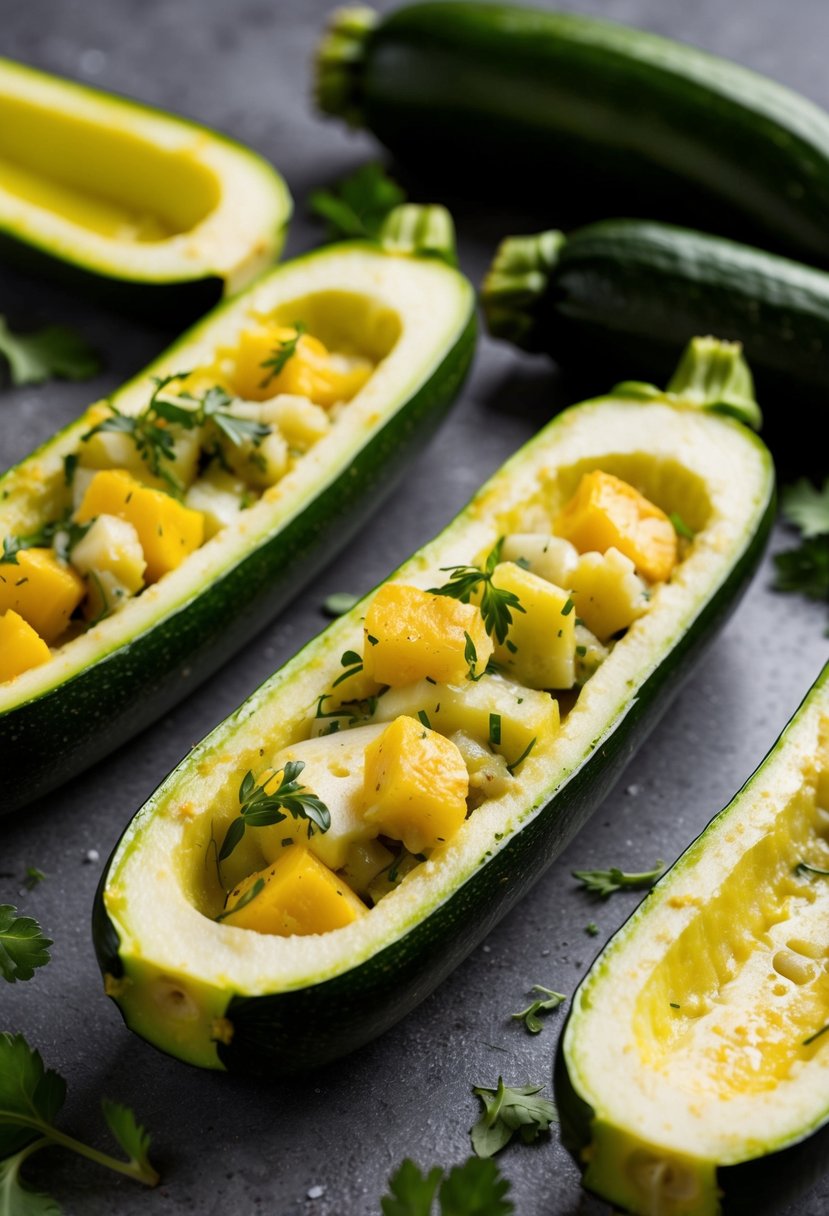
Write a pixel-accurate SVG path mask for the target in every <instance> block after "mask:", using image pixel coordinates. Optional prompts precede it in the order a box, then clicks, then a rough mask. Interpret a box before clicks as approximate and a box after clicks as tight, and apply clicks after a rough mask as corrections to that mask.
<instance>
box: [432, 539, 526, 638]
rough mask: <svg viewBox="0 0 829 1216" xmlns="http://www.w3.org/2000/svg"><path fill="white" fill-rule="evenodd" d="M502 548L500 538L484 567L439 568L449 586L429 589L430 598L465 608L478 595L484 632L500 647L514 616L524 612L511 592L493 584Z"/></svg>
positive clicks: (524, 609) (519, 602)
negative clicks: (447, 599) (456, 602)
mask: <svg viewBox="0 0 829 1216" xmlns="http://www.w3.org/2000/svg"><path fill="white" fill-rule="evenodd" d="M503 544H504V538H503V536H501V537H499V539H498V541H497V542H496V544H495V545H494V547H493V548H492V550H491V552H490V553H489V554H488V556H487V558H486V560H485V562H484V565H483V567H480V566H441V571H442V572H444V573H447V574H448V575H449V580H448V582H446V583H444V584H443V585H442V586H440V587H431V588H430V589H429V590H430V594H431V595H448V596H451V597H452V599H456V600H460V601H461V603H462V604H468V603H469V602H470V600H471V598H472V596H473V595H474V594H476V593H480V596H481V603H480V609H481V616H482V617H483V620H484V625H485V626H486V631H487V633H488V634H489V635H490V637H494V638H495V639H496V640H497V641H498V642H499V643H500V644H501V645H503V644H504V642H506V640H507V634H508V633H509V629H510V626H511V625H512V614H513V612H526V608H523V607H522V605H521V601H520V600H519V598H518V596H517V595H516V594H515V592H514V591H508V590H507V589H506V588H505V587H496V586H495V584H494V583H493V581H492V575H493V573H494V571H495V567H496V566H497V565H498V563H499V562H500V560H501V549H502V547H503Z"/></svg>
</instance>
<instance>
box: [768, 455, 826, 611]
mask: <svg viewBox="0 0 829 1216" xmlns="http://www.w3.org/2000/svg"><path fill="white" fill-rule="evenodd" d="M781 509H782V513H783V516H784V517H785V518H786V519H787V520H788V522H789V523H791V524H793V525H794V526H795V527H796V528H799V529H800V533H801V537H802V540H801V543H800V544H799V545H798V546H797V547H796V548H794V549H787V550H785V551H784V552H783V553H778V554H776V555H775V558H774V564H775V566H776V568H777V577H776V579H775V583H774V586H775V590H777V591H797V592H800V593H801V594H802V595H805V596H807V597H808V598H809V599H813V600H829V477H827V478H826V480H825V481H824V483H823V488H822V489H820V490H816V489H815V487H814V486H813V485H812V484H811V483H810V482H809V481H807V480H806V479H805V478H801V480H800V481H798V482H795V484H794V485H792V486H788V487H786V488H785V489H784V490H783V493H782V495H781Z"/></svg>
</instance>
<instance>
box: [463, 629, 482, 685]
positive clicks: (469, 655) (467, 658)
mask: <svg viewBox="0 0 829 1216" xmlns="http://www.w3.org/2000/svg"><path fill="white" fill-rule="evenodd" d="M463 636H464V637H465V638H466V642H465V644H464V648H463V661H464V663H468V664H469V671H468V672H467V673H466V678H467V679H468V680H477V679H479V678H480V677H478V676H476V675H475V668H476V666H477V664H478V650H477V647H476V646H475V643H474V642H473V641H472V638H471V637H470V636H469V634H468V633H467V632H466V630H465V629H464V631H463Z"/></svg>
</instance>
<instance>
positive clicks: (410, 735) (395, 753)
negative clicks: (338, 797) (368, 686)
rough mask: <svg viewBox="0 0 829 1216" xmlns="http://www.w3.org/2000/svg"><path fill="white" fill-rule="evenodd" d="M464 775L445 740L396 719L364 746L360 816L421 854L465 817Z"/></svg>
mask: <svg viewBox="0 0 829 1216" xmlns="http://www.w3.org/2000/svg"><path fill="white" fill-rule="evenodd" d="M468 792H469V776H468V774H467V771H466V765H465V764H464V761H463V756H462V755H461V753H460V751H459V750H458V748H457V747H456V746H455V744H454V743H452V741H451V740H450V739H447V738H445V737H444V736H443V735H440V734H438V732H437V731H434V730H428V729H427V728H426V727H425V726H423V724H422V723H420V722H418V721H417V720H416V719H415V718H406V717H401V718H396V719H395V720H394V722H392V723H391V724H390V725H389V726H387V727H386V728H385V730H384V731H383V732H382V734H381V735H380V736H379V737H378V738H377V739H375V740H374V741H373V742H371V743H369V745H368V747H367V748H366V760H365V779H364V785H363V804H364V807H365V817H366V820H367V821H368V822H370V823H374V824H376V825H377V829H378V831H379V833H380V834H381V835H384V836H390V837H391V838H392V840H402V841H403V844H404V845H405V846H406V848H407V849H408V850H409V852H410V853H421V852H422V851H423V850H424V849H433V848H435V847H436V846H437V845H439V844H442V843H443V842H444V841H447V840H450V839H451V838H452V836H454V835H455V833H456V832H457V830H458V828H459V827H460V826H461V824H462V823H463V821H464V819H465V818H466V795H467V794H468Z"/></svg>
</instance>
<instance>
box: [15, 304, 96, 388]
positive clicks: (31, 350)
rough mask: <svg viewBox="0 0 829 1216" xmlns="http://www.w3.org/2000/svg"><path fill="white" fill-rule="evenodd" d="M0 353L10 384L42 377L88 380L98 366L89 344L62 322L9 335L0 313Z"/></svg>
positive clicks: (39, 379)
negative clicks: (6, 366)
mask: <svg viewBox="0 0 829 1216" xmlns="http://www.w3.org/2000/svg"><path fill="white" fill-rule="evenodd" d="M0 355H2V357H3V358H4V359H5V360H6V363H7V364H8V367H9V376H10V378H11V382H12V384H15V385H21V384H42V383H43V382H44V380H53V379H61V380H88V379H89V378H90V376H94V375H95V374H96V372H97V371H98V370H99V368H100V366H101V360H100V359H99V358H98V356H97V355H96V354H95V352H94V351H93V350H92V348H91V347H90V346H88V345H87V343H86V342H85V341H84V339H83V338H81V337H80V336H79V335H78V334H76V333H74V331H73V330H71V329H69V328H68V327H67V326H65V325H47V326H46V328H45V329H40V330H37V331H36V332H35V333H31V334H13V333H12V331H11V330H10V329H9V327H8V324H7V322H6V318H5V317H4V316H2V315H0Z"/></svg>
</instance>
